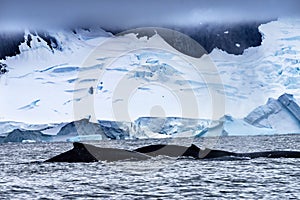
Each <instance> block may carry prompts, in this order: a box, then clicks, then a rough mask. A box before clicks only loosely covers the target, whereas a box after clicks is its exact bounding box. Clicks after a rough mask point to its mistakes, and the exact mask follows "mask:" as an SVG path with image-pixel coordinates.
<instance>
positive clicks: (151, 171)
mask: <svg viewBox="0 0 300 200" xmlns="http://www.w3.org/2000/svg"><path fill="white" fill-rule="evenodd" d="M191 142H193V143H195V144H196V145H199V146H205V145H206V146H208V145H213V146H214V148H218V149H224V150H230V151H235V152H251V151H262V150H300V135H281V136H255V137H222V138H218V139H216V138H215V139H210V141H209V140H204V139H202V138H199V139H195V140H192V141H191V140H190V139H180V140H150V139H149V140H124V141H105V142H98V143H94V144H95V145H97V146H102V147H119V148H125V149H133V148H136V147H141V146H143V145H147V144H157V143H176V144H182V145H188V144H189V143H191ZM71 148H72V144H71V143H35V144H2V145H0V154H1V162H0V166H1V167H0V199H300V159H286V158H280V159H267V158H258V159H253V160H235V161H220V160H193V159H179V160H178V159H174V158H168V157H157V158H153V159H150V160H146V161H139V162H132V161H119V162H111V163H106V162H97V163H41V162H35V163H32V161H43V160H45V159H48V158H50V157H52V156H54V155H57V154H59V153H61V152H64V151H66V150H68V149H71Z"/></svg>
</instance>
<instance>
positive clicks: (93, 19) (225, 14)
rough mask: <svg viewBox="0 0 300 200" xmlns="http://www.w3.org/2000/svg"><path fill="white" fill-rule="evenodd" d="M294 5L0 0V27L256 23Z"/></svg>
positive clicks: (290, 12)
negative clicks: (215, 22) (214, 22)
mask: <svg viewBox="0 0 300 200" xmlns="http://www.w3.org/2000/svg"><path fill="white" fill-rule="evenodd" d="M299 6H300V1H298V0H207V1H203V0H185V1H184V0H164V1H162V0H161V1H159V0H148V1H141V0H119V1H117V0H106V1H98V0H85V1H84V0H82V1H78V0H75V1H58V0H53V1H36V0H27V1H21V0H17V1H11V0H2V1H1V3H0V26H1V27H0V28H1V29H10V28H12V29H13V28H23V27H32V28H46V27H66V26H78V25H81V26H84V25H91V24H98V25H100V26H102V27H104V28H108V29H112V28H126V27H136V26H159V25H167V26H172V25H188V26H190V25H196V24H198V23H205V22H211V21H217V22H239V21H260V20H268V19H274V18H277V17H295V16H298V15H299V14H298V13H299V10H300V7H299Z"/></svg>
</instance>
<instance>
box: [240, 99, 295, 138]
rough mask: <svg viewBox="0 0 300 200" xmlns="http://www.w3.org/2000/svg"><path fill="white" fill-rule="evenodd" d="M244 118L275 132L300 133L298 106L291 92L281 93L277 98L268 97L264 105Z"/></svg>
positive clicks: (254, 124)
mask: <svg viewBox="0 0 300 200" xmlns="http://www.w3.org/2000/svg"><path fill="white" fill-rule="evenodd" d="M244 120H245V121H246V122H247V123H249V124H251V125H253V126H255V127H258V128H269V129H273V130H274V131H275V132H277V133H300V107H299V105H298V104H297V102H296V99H294V98H293V95H291V94H283V95H281V96H280V97H279V98H278V99H273V98H269V100H268V101H267V103H266V104H265V105H262V106H259V107H258V108H256V109H254V110H253V111H252V112H251V113H250V114H249V115H248V116H247V117H245V119H244Z"/></svg>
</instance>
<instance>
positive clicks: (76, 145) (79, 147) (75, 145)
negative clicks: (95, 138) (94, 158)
mask: <svg viewBox="0 0 300 200" xmlns="http://www.w3.org/2000/svg"><path fill="white" fill-rule="evenodd" d="M73 147H74V148H75V149H82V148H85V144H83V143H80V142H73Z"/></svg>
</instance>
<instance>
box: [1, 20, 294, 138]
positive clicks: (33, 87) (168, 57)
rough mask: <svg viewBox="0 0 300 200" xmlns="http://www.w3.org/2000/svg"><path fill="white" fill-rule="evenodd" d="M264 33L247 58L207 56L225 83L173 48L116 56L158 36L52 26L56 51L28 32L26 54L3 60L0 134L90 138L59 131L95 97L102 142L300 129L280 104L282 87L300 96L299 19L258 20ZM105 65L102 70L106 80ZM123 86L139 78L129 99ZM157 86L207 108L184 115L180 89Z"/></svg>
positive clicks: (83, 115)
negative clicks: (123, 111) (217, 107)
mask: <svg viewBox="0 0 300 200" xmlns="http://www.w3.org/2000/svg"><path fill="white" fill-rule="evenodd" d="M259 31H260V33H261V34H262V36H263V38H262V44H261V45H260V46H257V47H250V48H248V49H246V50H245V51H244V53H243V54H241V55H233V54H228V53H226V52H225V51H223V50H220V49H214V50H213V51H212V52H211V53H210V54H209V55H208V56H209V58H210V59H211V60H212V61H213V64H214V65H215V67H216V69H217V71H215V72H214V73H216V74H217V75H215V74H213V73H212V72H211V71H210V72H209V74H208V75H207V76H211V77H213V76H219V77H220V79H221V81H222V82H221V83H220V82H217V83H215V82H207V81H205V80H204V79H199V76H196V75H195V73H194V71H192V70H190V69H191V68H190V66H187V64H186V62H183V61H182V60H181V59H180V58H179V57H178V56H176V54H174V53H172V51H171V53H170V52H166V51H154V52H151V50H139V51H133V52H130V53H128V54H126V55H123V56H120V57H119V58H118V59H117V60H113V58H112V57H111V56H113V55H116V54H115V52H116V51H118V50H119V51H121V50H122V51H123V50H126V49H130V48H129V47H130V46H131V45H140V44H149V45H150V44H156V43H161V42H162V38H161V37H159V35H154V36H152V37H151V38H146V37H141V38H136V37H135V35H134V34H129V36H128V37H115V36H113V35H111V34H109V33H107V32H105V31H104V30H102V29H100V28H94V29H93V28H91V29H89V30H85V29H76V30H74V31H73V32H70V31H59V32H49V35H51V37H54V38H56V41H57V48H50V47H49V44H47V42H46V41H45V40H43V38H42V37H40V36H39V35H38V34H34V33H32V32H31V31H29V30H26V31H25V35H24V40H25V42H23V43H22V44H21V45H20V46H19V50H20V54H19V55H16V56H13V57H8V58H7V59H5V60H0V63H4V64H6V65H7V69H8V72H7V73H5V74H1V75H0V96H1V98H0V135H1V137H7V135H9V133H12V132H13V131H14V130H18V129H19V130H20V131H21V132H22V131H38V132H39V134H36V137H43V134H46V135H50V136H51V137H52V136H55V137H53V138H52V139H53V140H63V141H66V139H67V138H70V137H74V138H73V139H74V140H80V139H82V138H80V137H79V138H78V136H81V135H82V134H81V133H79V134H78V133H76V131H77V130H76V128H75V129H74V126H73V129H72V126H71V125H69V128H68V131H69V132H68V134H70V135H68V134H67V135H68V136H67V137H63V135H64V134H58V133H59V132H60V131H62V130H63V127H65V126H67V125H68V124H70V123H73V122H77V121H80V120H82V119H89V114H90V113H89V112H85V111H83V112H82V113H80V114H78V113H74V105H77V104H78V105H81V103H82V102H89V101H90V100H91V99H93V102H94V103H95V105H93V106H94V107H93V108H94V110H95V116H94V118H92V119H90V121H89V123H87V122H85V123H86V124H85V125H87V126H88V127H90V128H87V130H88V131H89V132H90V133H89V135H92V136H91V138H89V139H95V138H98V139H99V138H100V137H93V135H95V134H94V133H95V132H93V131H91V130H97V129H96V128H95V127H94V125H95V126H96V127H97V126H99V124H100V126H101V129H103V130H106V132H105V131H103V133H102V134H101V138H102V139H128V138H153V137H155V138H161V137H187V136H189V137H191V136H192V137H200V136H205V135H208V133H209V132H210V131H211V132H212V130H218V131H217V132H219V133H218V134H219V135H229V136H230V135H253V134H257V135H262V134H282V133H300V131H299V118H297V117H296V118H295V116H298V115H299V114H298V113H296V114H295V113H291V111H290V110H288V108H286V107H284V106H283V104H282V102H280V100H277V97H279V96H280V95H282V94H284V93H289V94H293V95H294V96H293V102H297V101H298V99H300V88H299V87H298V85H299V83H300V82H299V81H300V60H299V58H298V55H299V54H300V49H299V46H300V38H299V32H300V20H299V19H295V18H294V19H278V20H277V21H272V22H269V23H266V24H262V25H260V26H259ZM225 32H226V31H225ZM225 32H224V34H226V33H225ZM29 36H30V37H29ZM128 38H129V39H128ZM107 40H111V41H112V43H110V44H114V45H111V46H110V48H109V49H108V51H107V53H106V54H103V55H97V56H96V57H93V59H92V60H91V59H87V58H91V57H92V56H94V55H95V54H94V53H95V49H96V50H97V48H98V47H99V45H101V44H103V43H105V42H106V41H107ZM130 41H134V44H132V43H130ZM112 61H113V64H112V65H110V66H109V67H106V66H107V63H109V62H112ZM99 71H101V72H103V74H102V77H101V80H100V78H99ZM174 77H175V78H174ZM182 77H183V78H182ZM124 79H126V80H124ZM122 81H124V82H122ZM120 83H122V84H124V85H126V83H127V84H138V87H136V91H135V92H134V93H133V96H132V97H131V99H130V100H132V101H130V102H129V103H128V99H126V98H123V97H122V96H114V95H115V94H116V90H115V88H116V87H120V86H119V85H120ZM154 83H160V84H165V85H167V86H168V87H169V88H170V87H171V88H176V89H178V91H192V92H194V95H195V96H196V97H195V98H196V101H197V102H198V103H197V104H193V106H195V105H196V106H197V107H198V108H199V113H198V114H199V116H198V115H197V116H195V115H194V116H189V115H187V116H183V113H182V108H181V107H180V102H179V104H178V99H176V98H174V94H173V93H172V92H170V91H169V89H168V88H162V87H158V85H155V84H154ZM118 84H119V85H118ZM121 88H122V87H121ZM209 88H212V91H214V92H215V93H216V95H218V97H224V98H225V110H224V112H221V113H219V114H218V116H217V117H215V118H214V119H211V112H212V111H211V107H212V103H213V102H211V100H208V99H207V95H208V94H209V90H208V89H209ZM176 94H178V93H176ZM175 96H176V95H175ZM3 97H4V98H3ZM151 98H152V99H154V100H151ZM279 99H280V98H279ZM97 102H98V103H97ZM162 102H163V103H162ZM170 102H172V103H170ZM265 102H267V104H266V105H264V106H261V105H263V104H264V103H265ZM124 103H128V107H129V108H130V109H129V113H128V116H126V117H122V116H121V115H120V113H118V112H120V111H118V110H117V111H116V110H114V107H115V106H116V105H124ZM156 105H160V107H161V108H162V110H164V111H165V113H157V112H153V113H154V116H152V115H153V113H152V114H151V112H152V111H153V110H151V109H152V108H153V107H155V106H156ZM237 105H238V106H237ZM116 107H117V108H118V106H116ZM180 109H181V110H180ZM207 113H209V114H207ZM249 113H250V114H249ZM156 114H159V116H155V115H156ZM115 115H118V116H121V117H116V116H115ZM145 116H146V117H145ZM149 116H150V117H149ZM162 121H163V122H164V123H162ZM104 122H105V123H104ZM90 123H92V124H94V125H90ZM156 126H157V127H156ZM92 127H94V128H92ZM65 130H67V129H65ZM71 133H72V134H71ZM105 133H106V134H105ZM57 135H58V136H60V137H61V138H59V137H57ZM83 135H84V134H83ZM76 137H77V138H76ZM54 138H55V139H54ZM86 138H88V137H87V136H86ZM86 138H84V139H86ZM32 139H33V138H24V141H26V140H29V141H30V140H32ZM47 140H48V139H47ZM37 141H40V140H39V139H38V140H37Z"/></svg>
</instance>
